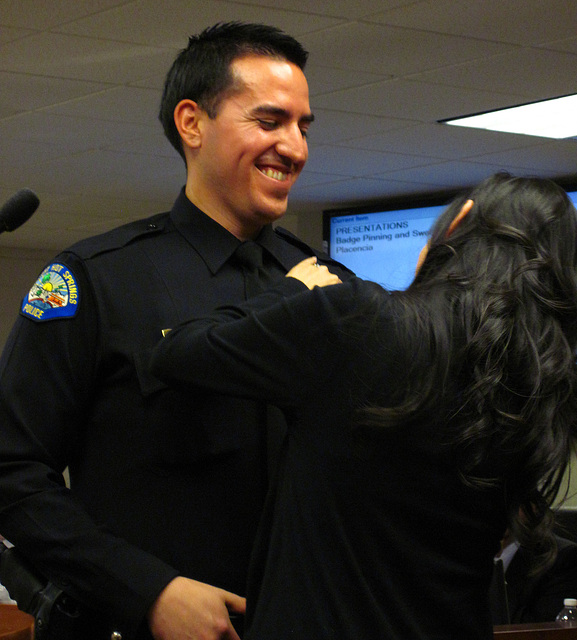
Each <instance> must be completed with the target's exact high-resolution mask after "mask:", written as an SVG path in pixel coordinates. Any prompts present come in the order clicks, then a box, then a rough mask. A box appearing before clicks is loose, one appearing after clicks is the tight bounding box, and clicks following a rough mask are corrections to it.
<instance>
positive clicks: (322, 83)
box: [0, 0, 577, 249]
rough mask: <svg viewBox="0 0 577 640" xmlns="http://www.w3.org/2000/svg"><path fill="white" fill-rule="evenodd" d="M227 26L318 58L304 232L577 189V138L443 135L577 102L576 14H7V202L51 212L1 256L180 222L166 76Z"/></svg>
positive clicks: (214, 7) (464, 5)
mask: <svg viewBox="0 0 577 640" xmlns="http://www.w3.org/2000/svg"><path fill="white" fill-rule="evenodd" d="M279 6H282V8H279ZM313 7H314V8H313ZM228 20H243V21H254V22H266V23H269V24H273V25H275V26H278V27H280V28H282V29H284V30H285V31H287V32H289V33H290V34H292V35H294V36H296V37H297V38H298V39H299V40H300V41H301V42H302V43H303V45H304V46H305V48H307V49H308V50H309V52H310V58H309V64H308V67H307V76H308V79H309V85H310V90H311V105H312V108H313V111H314V112H315V115H316V120H315V123H314V125H313V128H312V129H311V134H310V138H309V145H310V159H309V163H308V165H307V167H306V168H305V171H304V172H303V174H302V176H301V178H300V179H299V182H298V183H297V186H296V187H295V188H294V190H293V193H292V195H291V201H290V206H289V211H290V212H291V214H294V215H298V216H299V217H301V219H302V216H320V212H321V211H322V210H323V209H326V208H335V207H339V206H341V205H345V204H346V205H360V204H367V203H370V202H374V201H375V200H382V199H387V198H397V197H401V196H408V195H420V194H430V193H435V192H440V191H450V190H453V189H456V188H459V187H464V186H468V185H471V184H474V183H475V182H477V181H479V180H480V179H482V178H484V177H485V176H487V175H489V174H490V173H493V172H494V171H497V170H502V169H506V170H509V171H511V172H513V173H516V174H519V175H528V174H531V175H533V174H537V175H543V176H548V177H552V178H556V179H558V180H560V181H568V182H569V183H570V182H573V184H577V140H575V139H571V140H562V141H554V140H548V139H545V138H537V137H532V136H521V135H512V134H505V133H491V132H486V131H476V130H468V131H467V130H465V129H462V128H460V127H455V128H453V127H448V126H446V125H441V124H438V123H437V120H440V119H444V118H448V117H452V116H459V115H465V114H470V113H475V112H479V111H485V110H489V109H496V108H501V107H507V106H511V105H514V104H518V103H525V102H531V101H535V100H538V99H544V98H552V97H556V96H560V95H565V94H569V93H575V92H577V0H426V1H415V0H314V1H311V0H289V2H287V3H284V4H283V3H278V2H276V1H274V0H246V1H242V2H235V1H225V0H186V1H185V0H131V1H126V0H125V1H122V2H121V1H119V0H0V87H1V89H0V203H3V202H5V201H6V200H7V199H8V198H9V197H10V196H11V195H12V194H13V193H15V192H16V191H18V190H19V189H21V188H23V187H28V188H30V189H32V190H34V191H35V192H36V193H37V194H38V196H39V198H40V208H39V209H38V211H37V213H36V214H35V215H34V217H33V218H32V219H31V220H30V221H29V222H27V223H26V224H25V225H24V226H23V227H21V228H20V229H18V230H16V231H15V232H13V233H4V234H2V235H1V236H0V247H37V248H53V249H58V248H62V247H64V246H66V245H68V244H70V243H71V242H73V241H75V240H77V239H79V238H81V237H85V236H87V235H92V234H94V233H98V232H100V231H103V230H105V229H108V228H111V227H113V226H116V225H117V224H120V223H122V222H124V221H128V220H132V219H136V218H140V217H143V216H145V215H149V214H152V213H156V212H158V211H161V210H164V209H166V208H168V207H169V206H170V205H171V204H172V201H173V200H174V198H175V196H176V194H177V191H178V189H179V188H180V186H181V185H182V184H183V182H184V178H185V174H184V165H183V164H182V161H181V160H180V158H179V156H177V154H176V152H175V151H173V150H172V147H170V145H169V143H168V142H167V141H166V140H165V139H164V137H163V134H162V130H161V126H160V124H159V123H158V120H157V116H156V114H157V108H158V102H159V98H160V90H161V86H162V83H163V79H164V75H165V73H166V71H167V70H168V67H169V66H170V63H171V62H172V60H173V58H174V56H175V55H176V53H177V51H178V50H180V49H182V48H183V47H184V46H185V45H186V42H187V38H188V35H189V34H191V33H197V32H198V31H200V30H202V29H203V28H204V27H206V26H208V25H210V24H213V23H215V22H218V21H228ZM576 117H577V114H576Z"/></svg>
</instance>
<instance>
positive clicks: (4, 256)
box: [0, 247, 54, 347]
mask: <svg viewBox="0 0 577 640" xmlns="http://www.w3.org/2000/svg"><path fill="white" fill-rule="evenodd" d="M53 255H54V251H52V250H50V251H46V250H41V249H38V250H31V249H8V248H6V247H0V292H1V294H0V300H1V303H0V346H1V347H3V346H4V343H5V342H6V339H7V338H8V334H9V333H10V329H11V327H12V325H13V324H14V320H15V319H16V317H17V316H18V312H19V310H20V303H21V302H22V298H23V297H24V296H25V295H26V293H27V292H28V291H29V290H30V288H31V287H32V285H33V284H34V282H35V281H36V278H37V277H38V275H39V274H40V271H42V268H43V267H44V266H45V264H46V262H47V261H48V260H50V259H51V258H52V257H53Z"/></svg>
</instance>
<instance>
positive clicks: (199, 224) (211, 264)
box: [170, 187, 294, 274]
mask: <svg viewBox="0 0 577 640" xmlns="http://www.w3.org/2000/svg"><path fill="white" fill-rule="evenodd" d="M170 217H171V219H172V222H173V223H174V226H175V227H176V229H177V230H178V231H179V232H180V233H181V234H182V235H183V236H184V237H185V238H186V240H187V241H188V242H189V243H190V244H191V245H192V246H193V247H194V248H195V250H196V251H197V252H198V254H199V255H200V257H201V258H202V259H203V260H204V262H205V263H206V265H207V267H208V268H209V269H210V271H211V272H212V273H213V274H214V273H216V272H217V271H218V270H219V269H220V268H221V267H222V265H223V264H224V263H225V262H227V260H228V259H229V258H230V257H231V256H232V254H233V253H234V252H235V250H236V248H237V247H238V245H239V244H240V240H239V239H238V238H236V237H235V236H234V235H233V234H232V233H230V231H227V230H226V229H225V228H224V227H223V226H221V225H220V224H218V222H216V221H215V220H213V219H212V218H210V217H209V216H207V215H206V214H205V213H204V212H203V211H201V210H200V209H199V208H198V207H197V206H196V205H194V204H193V203H192V202H191V201H190V200H189V199H188V198H187V197H186V194H185V192H184V187H183V188H182V190H181V192H180V194H179V196H178V198H177V199H176V202H175V203H174V206H173V207H172V211H171V212H170ZM255 242H258V244H260V245H261V246H262V247H264V248H265V249H266V250H267V251H268V253H270V255H271V256H273V257H274V258H275V259H276V260H277V262H278V263H279V264H281V265H282V267H283V268H284V269H285V271H288V270H289V269H290V268H291V267H292V266H293V265H294V260H291V258H290V256H289V255H288V253H287V252H286V250H285V246H284V245H285V243H284V242H283V241H282V240H281V239H280V238H279V237H278V236H277V235H276V233H275V232H274V230H273V228H272V225H266V226H265V227H263V229H262V231H261V232H260V233H259V235H258V236H257V237H256V238H255Z"/></svg>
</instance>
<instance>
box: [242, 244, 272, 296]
mask: <svg viewBox="0 0 577 640" xmlns="http://www.w3.org/2000/svg"><path fill="white" fill-rule="evenodd" d="M235 256H236V258H237V260H238V261H239V263H240V265H241V267H242V272H243V275H244V292H245V299H248V298H251V297H252V296H255V295H257V294H259V293H261V292H262V291H264V290H265V289H266V287H267V285H268V284H269V282H270V280H271V278H270V276H269V274H268V273H267V272H266V271H265V269H264V267H263V251H262V247H261V246H260V245H259V244H257V243H256V242H253V241H252V240H247V241H246V242H243V243H242V244H240V245H239V246H238V247H237V249H236V251H235Z"/></svg>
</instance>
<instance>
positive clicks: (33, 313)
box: [21, 262, 80, 322]
mask: <svg viewBox="0 0 577 640" xmlns="http://www.w3.org/2000/svg"><path fill="white" fill-rule="evenodd" d="M79 302H80V291H79V290H78V285H77V283H76V278H75V277H74V274H73V273H72V271H70V269H69V268H68V267H66V266H64V265H63V264H60V263H58V262H54V263H52V264H51V265H49V266H48V267H46V269H44V271H43V272H42V273H41V274H40V276H39V277H38V280H36V282H35V283H34V285H33V286H32V289H30V291H29V292H28V295H27V296H25V298H24V301H23V302H22V309H21V312H22V314H23V315H25V316H26V317H28V318H32V320H36V321H37V322H39V321H41V322H44V321H45V320H56V319H58V318H72V317H74V316H75V315H76V312H77V311H78V303H79Z"/></svg>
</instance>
